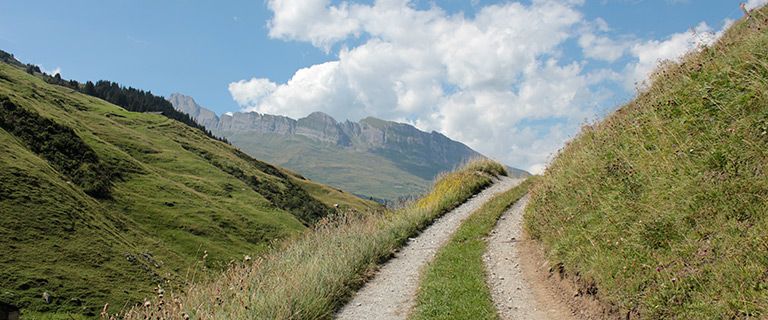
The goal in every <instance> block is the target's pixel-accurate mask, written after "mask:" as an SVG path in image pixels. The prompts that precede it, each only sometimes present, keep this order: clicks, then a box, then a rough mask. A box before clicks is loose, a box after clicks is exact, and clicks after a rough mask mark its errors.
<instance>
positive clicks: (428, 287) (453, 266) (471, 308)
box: [411, 178, 534, 319]
mask: <svg viewBox="0 0 768 320" xmlns="http://www.w3.org/2000/svg"><path fill="white" fill-rule="evenodd" d="M532 179H534V178H529V179H527V180H526V181H524V182H523V183H521V184H520V185H518V186H516V187H514V188H512V189H510V190H508V191H506V192H504V193H501V194H499V195H497V196H495V197H494V198H493V199H492V200H491V201H489V202H488V203H486V204H485V205H483V206H482V207H481V208H480V209H478V210H477V211H476V212H475V213H473V214H472V215H471V216H470V217H469V218H468V219H467V220H466V221H465V222H464V223H463V224H462V225H461V227H459V229H458V230H457V231H456V234H454V235H453V237H452V238H451V240H450V242H448V244H446V246H445V247H443V248H442V249H440V251H438V253H437V256H436V257H435V260H434V261H432V262H431V263H430V265H429V266H428V268H427V269H426V270H425V271H424V273H423V275H422V279H421V284H420V287H419V293H418V296H417V298H416V300H417V301H416V307H415V309H414V311H413V314H412V315H411V318H412V319H498V316H497V313H496V307H494V305H493V300H492V299H491V292H490V289H489V288H488V285H487V284H486V270H485V265H484V264H483V254H484V253H485V251H486V249H487V247H488V244H487V243H486V240H485V238H486V237H487V236H488V234H489V233H490V232H491V230H493V228H494V226H496V221H498V219H499V218H500V217H501V216H502V215H503V214H504V212H506V211H507V210H508V209H509V208H510V207H511V206H512V205H513V204H515V202H517V201H518V200H520V198H522V197H523V196H524V195H525V194H526V193H527V192H528V188H529V187H530V185H531V181H532Z"/></svg>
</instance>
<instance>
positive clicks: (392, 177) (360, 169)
mask: <svg viewBox="0 0 768 320" xmlns="http://www.w3.org/2000/svg"><path fill="white" fill-rule="evenodd" d="M220 134H221V135H222V136H225V137H227V139H228V140H229V141H231V142H232V143H233V144H235V145H238V146H240V147H241V148H243V150H248V153H249V154H251V155H253V156H254V157H256V158H258V159H264V160H265V161H269V162H271V163H275V164H277V165H280V166H285V167H287V168H291V169H292V170H296V171H298V172H301V173H302V174H303V175H305V176H307V177H308V178H310V179H313V180H317V181H323V182H325V183H327V184H329V185H333V186H339V187H340V188H342V189H344V190H347V191H350V192H355V193H358V194H363V195H368V196H373V197H376V198H381V199H397V198H398V197H400V196H403V195H417V194H422V193H424V192H426V191H427V189H428V188H429V185H430V183H431V181H430V180H429V179H424V178H421V177H419V176H416V175H414V174H411V173H409V172H407V171H404V170H402V169H400V168H398V167H397V165H396V164H395V163H393V162H392V161H390V160H388V159H386V158H384V157H380V156H377V155H374V154H370V153H365V152H359V151H356V150H352V149H344V148H341V147H339V146H337V145H335V144H331V143H324V142H318V141H316V140H313V139H310V138H307V137H303V136H285V135H278V134H259V135H258V139H256V138H254V136H253V134H251V133H228V132H222V133H220ZM278 148H279V150H280V152H274V150H276V149H278Z"/></svg>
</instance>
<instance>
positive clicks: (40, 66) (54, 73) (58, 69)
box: [37, 64, 61, 76]
mask: <svg viewBox="0 0 768 320" xmlns="http://www.w3.org/2000/svg"><path fill="white" fill-rule="evenodd" d="M37 66H38V67H39V68H40V71H42V72H44V73H47V74H49V75H52V76H55V75H57V74H61V67H56V68H53V70H48V69H46V68H45V67H43V65H41V64H38V65H37Z"/></svg>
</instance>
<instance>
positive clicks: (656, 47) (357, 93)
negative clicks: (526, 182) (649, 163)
mask: <svg viewBox="0 0 768 320" xmlns="http://www.w3.org/2000/svg"><path fill="white" fill-rule="evenodd" d="M267 5H268V7H269V8H270V10H272V12H273V13H274V16H273V18H272V19H271V20H270V21H269V23H268V26H269V35H270V36H271V37H273V38H277V39H283V40H294V41H305V42H309V43H312V44H313V45H314V46H316V47H317V48H320V49H322V50H324V51H326V52H330V51H332V49H333V48H338V49H335V50H333V51H334V52H336V53H337V54H338V59H337V60H334V61H329V62H326V63H322V64H317V65H313V66H309V67H307V68H303V69H300V70H298V71H297V72H296V73H295V74H294V75H293V77H292V78H291V79H290V80H289V81H287V82H285V83H280V84H277V83H274V82H272V81H270V80H269V79H259V78H254V79H251V80H241V81H238V82H233V83H231V84H230V85H229V90H230V93H231V94H232V96H233V98H234V99H235V101H237V103H238V104H240V106H241V107H242V108H243V109H244V110H247V111H258V112H263V113H271V114H282V115H287V116H291V117H303V116H306V115H307V114H309V113H311V112H314V111H323V112H326V113H329V114H331V115H332V116H334V117H335V118H337V119H338V120H344V119H351V120H357V119H360V118H362V117H365V116H376V117H381V118H384V119H392V120H399V121H406V122H409V123H411V124H414V125H416V126H417V127H419V128H421V129H424V130H437V131H440V132H443V133H444V134H446V135H447V136H449V137H451V138H453V139H457V140H459V141H462V142H464V143H466V144H468V145H469V146H471V147H473V148H475V149H476V150H478V151H480V152H481V153H484V154H486V155H489V156H491V157H494V158H496V159H499V160H501V161H504V162H506V163H508V164H510V165H513V166H518V167H521V168H527V169H531V170H534V171H537V172H539V171H541V169H542V168H543V166H544V165H545V164H546V163H547V162H548V161H549V158H550V157H551V156H552V154H553V153H554V152H555V151H556V150H557V149H558V148H559V147H560V146H561V145H562V143H563V142H564V141H566V140H567V139H568V137H569V136H570V135H572V134H575V133H576V131H577V130H578V128H579V125H580V124H581V123H582V122H583V121H585V120H586V119H589V118H592V117H594V116H595V115H596V114H595V113H596V112H597V111H596V110H599V109H601V108H604V107H605V106H604V104H605V103H606V101H609V99H611V98H612V95H613V94H615V93H614V92H613V91H611V90H609V89H606V88H605V86H604V85H606V84H613V85H614V86H615V85H616V84H619V85H622V84H625V83H630V84H631V83H634V82H635V81H642V80H644V79H645V78H646V77H647V75H648V73H650V71H651V70H652V69H653V68H654V67H655V66H656V64H657V63H658V62H659V61H660V60H664V59H675V58H677V57H679V56H680V55H681V54H683V53H684V52H686V51H688V50H690V49H692V48H695V47H696V46H697V45H699V44H701V43H709V42H711V41H713V39H714V36H713V37H711V38H706V39H705V36H706V35H709V34H710V33H711V29H710V28H709V27H708V26H707V25H706V24H701V25H699V26H697V27H696V29H695V30H696V31H697V32H696V33H679V34H674V35H671V36H669V37H668V38H666V39H665V40H662V41H658V40H647V41H641V40H637V39H635V38H632V37H631V36H626V35H619V36H616V35H614V34H613V33H612V31H611V29H610V27H609V26H608V24H607V23H606V22H605V21H604V20H602V19H599V18H598V19H595V20H593V21H591V22H586V21H584V19H583V15H582V14H581V12H580V11H579V6H581V5H583V1H582V0H571V1H556V0H533V1H532V2H531V3H529V4H523V3H521V2H505V3H503V4H497V5H489V6H485V7H482V8H478V9H477V11H476V13H475V15H474V16H473V17H471V18H469V17H466V16H464V15H463V14H453V15H451V14H448V13H446V12H445V11H443V10H442V9H440V8H439V7H437V5H434V4H433V5H432V6H431V7H430V8H428V9H416V8H414V7H412V5H411V3H410V2H409V1H408V0H377V1H375V2H374V3H373V4H359V3H352V2H340V3H338V4H331V1H330V0H268V1H267ZM352 38H355V39H357V40H356V41H348V40H349V39H352ZM569 40H575V43H577V44H578V45H579V47H581V48H582V55H583V57H581V58H580V59H581V60H579V58H577V59H576V60H568V61H567V62H566V60H564V59H562V57H561V56H562V54H561V51H562V50H563V47H564V46H565V45H566V43H567V42H568V41H569ZM697 41H698V42H697ZM627 56H628V57H629V58H630V59H629V60H631V61H630V62H629V63H628V64H627V65H626V66H625V67H621V66H619V67H617V68H615V69H618V70H613V69H595V68H594V67H593V68H585V66H587V65H588V64H589V62H588V61H592V60H601V61H607V62H617V61H624V60H620V59H621V58H622V57H627ZM582 60H583V61H582ZM624 63H626V61H624ZM621 68H623V70H620V69H621ZM629 87H631V86H629Z"/></svg>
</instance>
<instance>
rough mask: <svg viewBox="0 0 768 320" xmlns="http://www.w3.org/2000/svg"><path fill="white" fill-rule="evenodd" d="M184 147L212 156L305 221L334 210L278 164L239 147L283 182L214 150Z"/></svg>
mask: <svg viewBox="0 0 768 320" xmlns="http://www.w3.org/2000/svg"><path fill="white" fill-rule="evenodd" d="M182 147H184V149H186V150H187V151H190V152H193V153H195V154H197V155H199V156H200V157H202V158H204V159H205V160H208V161H209V162H210V163H211V164H212V165H214V166H215V167H217V168H219V169H221V170H222V171H224V172H226V173H228V174H230V175H232V176H233V177H235V178H237V179H239V180H240V181H242V182H243V183H245V184H246V185H248V186H249V187H251V189H253V191H256V192H257V193H259V194H261V195H262V196H264V197H265V198H267V200H269V201H270V202H272V204H274V205H275V206H276V207H278V208H280V209H283V210H285V211H288V212H290V213H292V214H293V215H295V216H296V217H297V218H299V219H300V220H301V221H302V222H304V223H305V224H308V225H309V224H312V223H315V222H317V221H318V220H319V219H320V218H322V217H325V216H326V215H328V214H331V213H332V212H333V209H331V208H329V207H328V206H326V205H324V204H323V203H322V202H320V201H319V200H317V199H315V198H313V197H311V196H310V195H309V193H307V191H306V190H304V189H302V188H301V187H299V186H298V185H297V184H295V183H293V182H292V181H291V180H290V178H288V176H287V175H286V174H284V173H283V172H281V171H280V170H277V168H275V167H273V166H271V165H268V164H265V163H263V162H261V161H258V160H255V159H253V158H251V157H249V156H248V155H246V154H244V153H242V152H240V151H235V154H236V155H237V157H238V158H241V159H243V160H246V161H247V162H248V163H250V164H252V165H254V166H256V168H259V169H264V170H266V171H263V172H264V173H267V174H269V175H272V176H274V177H276V178H281V179H282V180H280V184H278V183H276V182H273V181H272V180H271V179H267V178H259V177H256V176H255V175H249V174H246V173H245V172H244V171H243V170H242V169H240V168H238V167H235V166H232V165H228V164H226V163H225V162H223V161H221V160H219V159H216V158H215V156H214V155H213V154H212V153H210V152H207V151H205V150H202V149H198V148H195V147H193V146H191V145H189V144H182Z"/></svg>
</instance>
